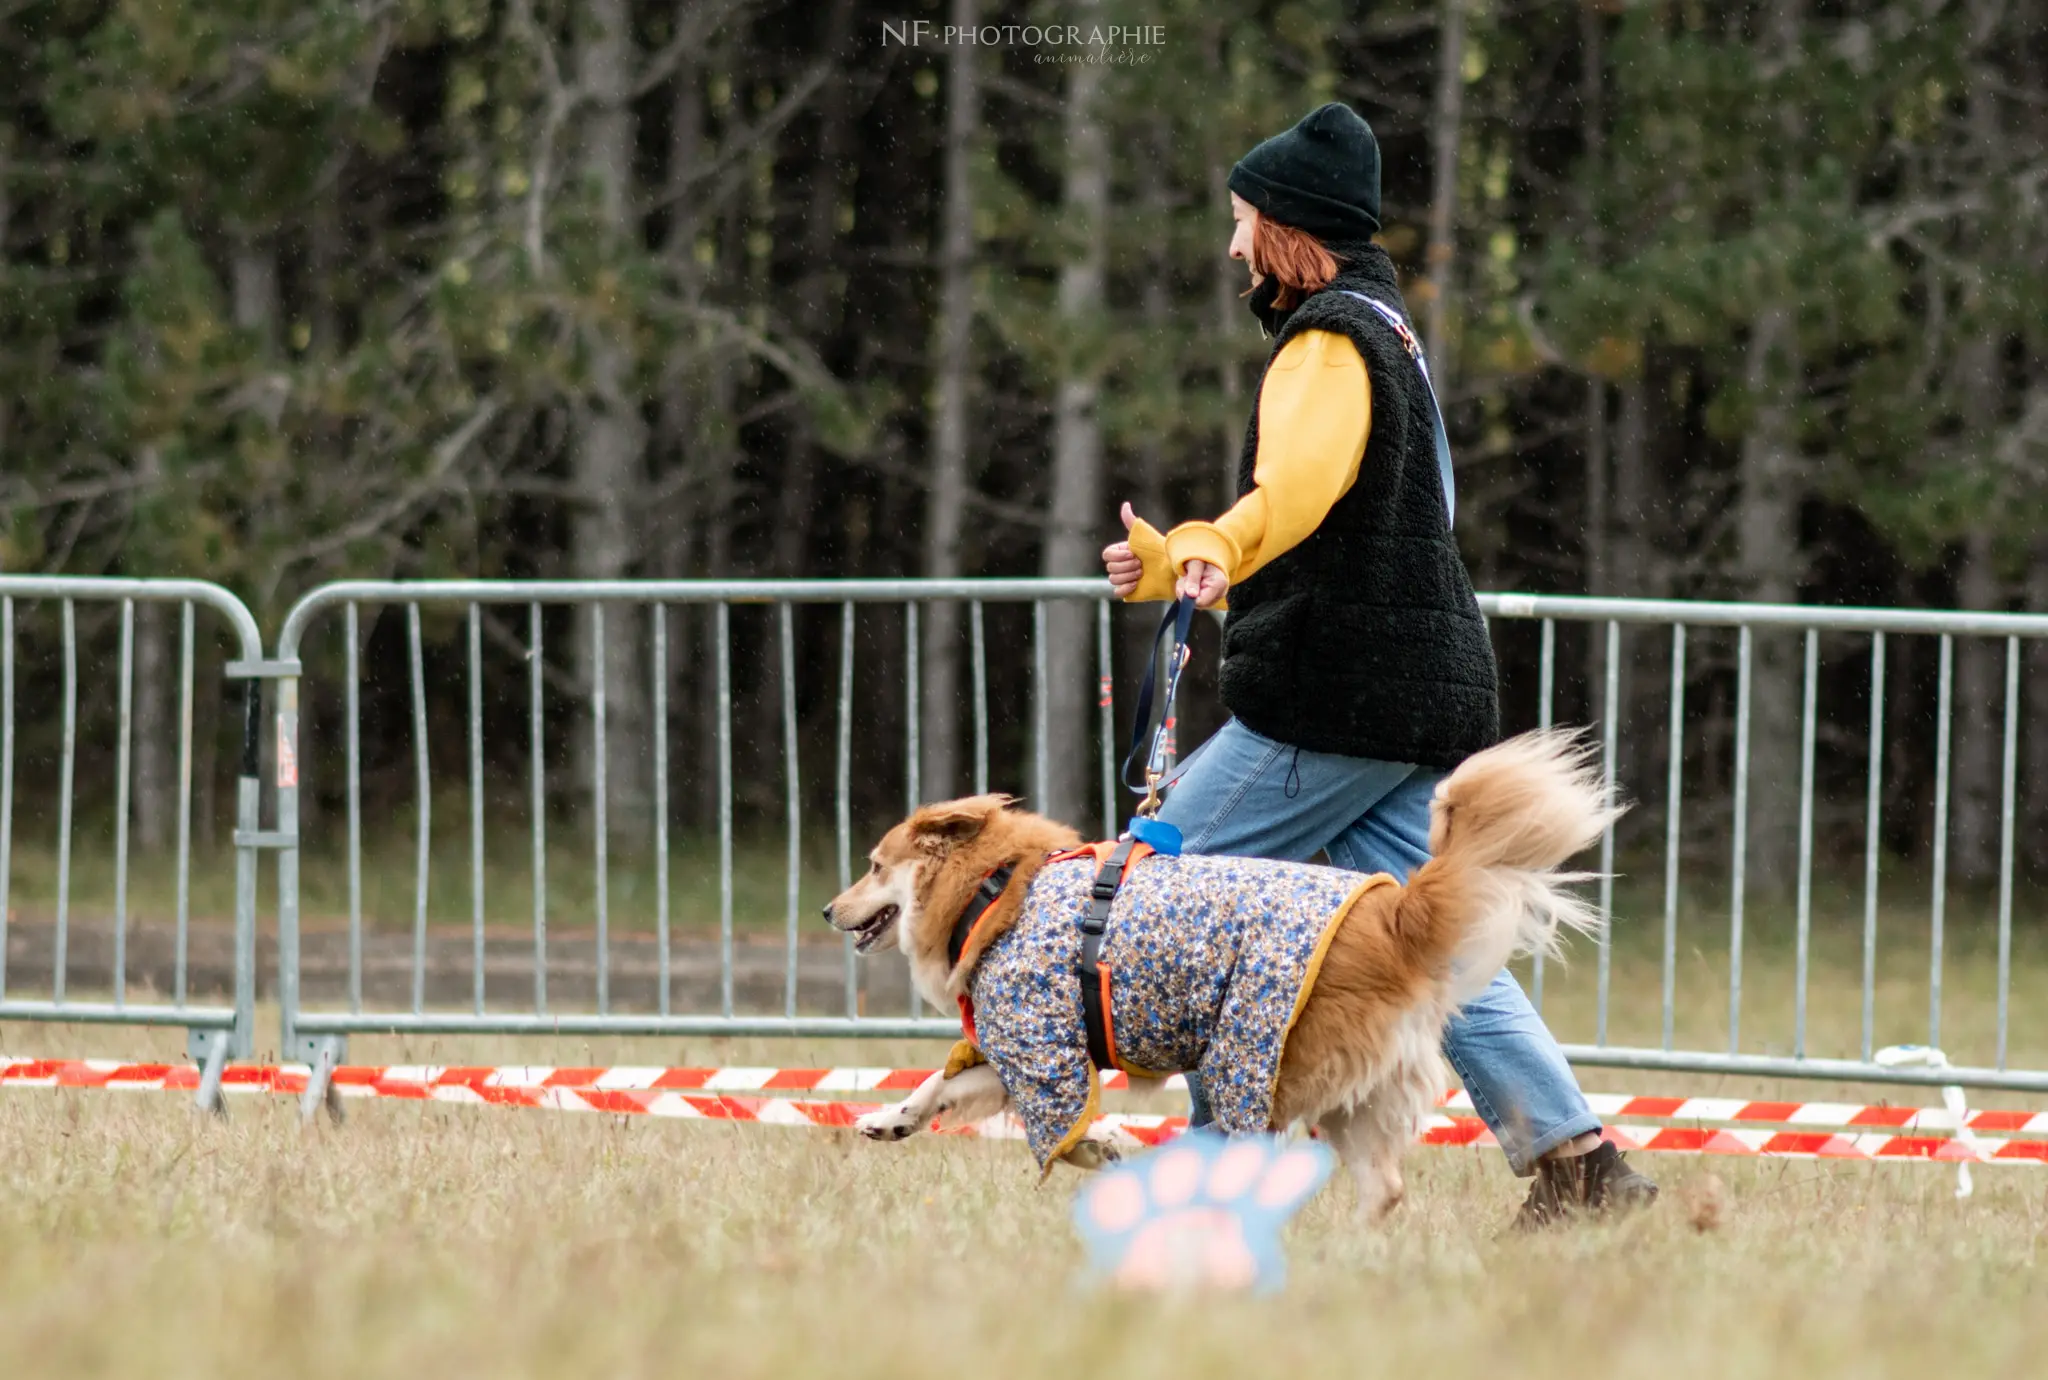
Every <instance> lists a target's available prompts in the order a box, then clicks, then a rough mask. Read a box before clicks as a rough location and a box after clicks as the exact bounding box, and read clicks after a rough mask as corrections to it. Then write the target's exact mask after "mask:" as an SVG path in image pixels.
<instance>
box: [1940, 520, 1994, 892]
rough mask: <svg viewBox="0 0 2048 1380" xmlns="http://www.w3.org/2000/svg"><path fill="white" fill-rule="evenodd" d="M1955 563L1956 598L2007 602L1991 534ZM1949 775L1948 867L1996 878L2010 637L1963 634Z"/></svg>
mask: <svg viewBox="0 0 2048 1380" xmlns="http://www.w3.org/2000/svg"><path fill="white" fill-rule="evenodd" d="M1958 554H1959V559H1958V561H1957V565H1956V603H1957V605H1958V606H1959V607H1961V608H1965V609H1970V610H1975V611H1987V610H1996V609H1999V608H2002V607H2003V606H2004V603H2005V600H2004V597H2003V596H2004V591H2003V589H2002V588H2001V587H2000V583H1999V579H1998V569H1997V566H1996V564H1995V561H1994V557H1993V553H1992V549H1991V533H1990V530H1989V529H1988V528H1987V527H1986V526H1985V525H1983V524H1979V525H1977V526H1974V527H1972V528H1971V529H1970V531H1969V533H1968V534H1967V535H1965V536H1964V538H1963V541H1962V547H1961V550H1960V552H1959V553H1958ZM1951 713H1952V715H1953V717H1952V719H1951V725H1952V727H1951V730H1950V731H1951V733H1952V734H1953V738H1952V740H1951V741H1952V749H1953V753H1954V756H1953V760H1952V765H1951V773H1952V774H1951V776H1950V778H1949V870H1950V875H1952V876H1953V877H1954V878H1955V879H1956V880H1957V881H1959V882H1981V881H1985V880H1987V879H1989V878H1991V877H1994V876H1996V875H1997V872H1998V848H1999V828H1998V826H1999V818H2000V810H2001V805H2002V800H2003V789H2004V782H2003V778H2002V772H2001V768H2002V762H2003V759H2002V754H2003V752H2004V743H2005V639H2004V638H2002V637H1958V638H1957V639H1956V640H1955V686H1954V700H1953V702H1952V707H1951Z"/></svg>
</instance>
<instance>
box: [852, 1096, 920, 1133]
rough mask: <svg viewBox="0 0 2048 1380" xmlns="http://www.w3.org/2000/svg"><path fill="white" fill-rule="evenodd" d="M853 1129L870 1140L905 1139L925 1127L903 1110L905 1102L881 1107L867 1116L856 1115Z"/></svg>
mask: <svg viewBox="0 0 2048 1380" xmlns="http://www.w3.org/2000/svg"><path fill="white" fill-rule="evenodd" d="M853 1129H854V1130H856V1131H858V1132H860V1133H861V1134H862V1135H864V1136H866V1137H867V1138H868V1139H869V1140H903V1139H905V1138H906V1137H908V1136H913V1135H915V1134H917V1133H918V1132H919V1131H921V1130H923V1129H924V1126H923V1124H922V1123H921V1122H920V1121H919V1120H918V1119H917V1118H916V1117H915V1116H912V1115H911V1114H910V1113H908V1112H906V1111H904V1110H903V1104H902V1103H900V1102H899V1103H897V1104H896V1105H895V1106H893V1107H880V1108H877V1109H876V1110H874V1111H872V1112H869V1113H868V1114H867V1115H866V1116H863V1117H856V1118H855V1119H854V1123H853Z"/></svg>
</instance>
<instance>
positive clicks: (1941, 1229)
mask: <svg viewBox="0 0 2048 1380" xmlns="http://www.w3.org/2000/svg"><path fill="white" fill-rule="evenodd" d="M31 1042H33V1043H34V1045H35V1048H36V1049H38V1050H39V1051H49V1052H75V1051H78V1050H81V1049H85V1048H97V1049H99V1050H101V1051H103V1052H104V1051H105V1050H106V1049H107V1048H108V1047H109V1044H110V1037H109V1036H108V1035H107V1034H105V1033H98V1034H95V1033H93V1032H82V1031H78V1030H74V1029H67V1028H61V1027H55V1028H53V1027H45V1028H29V1027H23V1026H20V1025H10V1026H6V1027H0V1044H4V1045H5V1046H6V1047H8V1048H10V1049H14V1048H27V1047H28V1045H29V1044H30V1043H31ZM112 1042H118V1043H119V1044H120V1045H121V1047H122V1048H123V1051H124V1052H128V1051H130V1050H131V1049H132V1048H133V1045H134V1041H133V1038H132V1037H130V1036H128V1035H125V1034H124V1035H122V1036H115V1037H112ZM174 1043H175V1037H174V1036H171V1035H165V1036H162V1037H159V1040H158V1042H157V1043H156V1045H155V1048H156V1050H157V1051H158V1052H159V1053H163V1052H167V1051H168V1049H169V1047H170V1046H171V1045H173V1044H174ZM562 1044H563V1045H564V1046H569V1047H548V1046H536V1045H534V1044H533V1043H531V1042H524V1043H519V1042H511V1041H491V1042H483V1041H477V1042H469V1043H468V1044H465V1045H464V1046H463V1047H462V1050H461V1052H462V1054H463V1055H464V1056H465V1057H469V1058H507V1057H529V1058H545V1059H549V1060H558V1061H562V1062H569V1061H573V1060H575V1059H577V1058H580V1057H586V1054H587V1052H586V1051H583V1050H582V1049H581V1047H580V1046H573V1045H571V1043H570V1042H562ZM600 1052H601V1055H602V1057H604V1058H606V1059H608V1060H618V1061H621V1062H623V1061H628V1060H651V1059H663V1060H669V1059H677V1060H683V1059H687V1060H695V1061H699V1062H705V1061H716V1062H744V1061H753V1062H784V1063H805V1062H833V1061H841V1060H845V1059H848V1058H849V1057H852V1058H859V1059H861V1060H862V1061H864V1062H874V1061H890V1062H903V1063H922V1062H926V1061H928V1060H929V1059H930V1058H931V1057H932V1056H933V1051H932V1050H931V1049H930V1048H920V1047H917V1046H912V1045H896V1046H874V1045H868V1046H863V1047H860V1048H858V1049H854V1048H851V1047H849V1046H847V1045H843V1044H842V1045H838V1046H813V1047H807V1048H791V1047H789V1046H780V1047H777V1046H769V1045H764V1044H759V1043H754V1042H738V1043H719V1044H697V1045H692V1046H681V1047H679V1046H677V1045H676V1044H675V1043H674V1042H669V1041H647V1042H638V1043H625V1044H618V1045H605V1046H602V1047H601V1050H600ZM353 1053H354V1055H355V1057H356V1058H358V1059H365V1060H372V1059H375V1060H382V1059H391V1058H400V1057H411V1058H431V1057H434V1056H436V1055H439V1056H441V1057H448V1056H449V1055H451V1054H453V1053H454V1051H453V1050H452V1049H442V1048H437V1047H436V1044H435V1042H426V1043H423V1044H421V1045H419V1046H405V1045H404V1044H403V1043H402V1042H394V1041H360V1042H359V1047H358V1048H357V1049H356V1050H355V1051H353ZM1638 1081H1640V1080H1638ZM233 1105H234V1114H233V1117H232V1119H231V1120H230V1121H229V1122H227V1123H226V1124H216V1123H214V1122H211V1121H209V1120H206V1119H203V1118H200V1117H198V1116H196V1115H195V1114H193V1113H192V1112H191V1111H190V1109H189V1108H188V1106H187V1105H186V1104H185V1102H184V1100H183V1099H181V1098H173V1097H169V1096H161V1095H152V1094H110V1093H73V1094H55V1093H48V1092H33V1091H14V1092H10V1093H7V1094H5V1095H0V1184H4V1190H0V1375H9V1376H12V1375H31V1374H35V1375H65V1376H74V1375H75V1376H86V1375H100V1374H149V1375H152V1376H166V1377H168V1376H177V1375H185V1374H191V1375H195V1376H196V1375H208V1376H218V1375H223V1374H227V1375H235V1374H259V1373H260V1374H292V1375H298V1376H306V1377H319V1376H328V1375H333V1376H348V1377H357V1376H363V1375H385V1374H401V1373H408V1374H431V1375H437V1376H456V1375H462V1376H468V1375H490V1376H504V1375H565V1376H568V1375H573V1376H592V1375H604V1376H637V1375H650V1376H654V1375H681V1374H696V1375H712V1376H719V1377H738V1376H755V1375H761V1376H770V1375H773V1376H782V1375H809V1374H831V1375H835V1376H847V1377H858V1376H868V1375H873V1376H884V1377H888V1378H889V1380H909V1377H916V1376H925V1375H929V1376H934V1377H946V1378H947V1380H951V1378H952V1377H955V1376H957V1375H959V1374H960V1373H962V1371H963V1370H972V1371H974V1372H977V1373H983V1374H990V1375H999V1376H1013V1375H1036V1374H1048V1375H1076V1374H1090V1375H1092V1374H1108V1373H1115V1374H1118V1375H1130V1376H1148V1375H1159V1376H1173V1377H1183V1376H1187V1377H1196V1376H1207V1375H1215V1376H1229V1377H1232V1380H1237V1378H1238V1377H1242V1376H1245V1375H1248V1374H1249V1375H1272V1374H1294V1373H1300V1374H1328V1375H1343V1376H1355V1375H1373V1374H1387V1375H1400V1376H1404V1377H1405V1376H1413V1375H1416V1374H1420V1373H1425V1372H1426V1373H1429V1374H1452V1373H1459V1374H1485V1373H1489V1372H1495V1373H1502V1374H1513V1375H1533V1376H1550V1375H1557V1376H1564V1375H1572V1376H1580V1375H1586V1374H1589V1373H1600V1372H1601V1371H1603V1370H1604V1369H1605V1368H1607V1367H1610V1366H1612V1365H1613V1364H1614V1363H1616V1362H1621V1363H1623V1364H1632V1365H1634V1366H1636V1367H1638V1368H1640V1369H1641V1370H1642V1371H1643V1372H1645V1373H1648V1372H1654V1373H1656V1374H1658V1375H1660V1376H1679V1377H1682V1376H1691V1375H1700V1376H1708V1375H1713V1376H1717V1377H1718V1376H1727V1375H1741V1376H1751V1375H1787V1376H1791V1375H1799V1376H1814V1375H1835V1374H1849V1373H1855V1374H1857V1375H1893V1374H1896V1375H1908V1374H1916V1373H1917V1374H1933V1373H1948V1372H1953V1373H1959V1374H1960V1373H1972V1374H2001V1373H2006V1374H2024V1373H2028V1371H2029V1370H2030V1369H2031V1368H2032V1367H2033V1366H2035V1365H2037V1364H2038V1358H2039V1356H2040V1354H2041V1347H2042V1345H2043V1343H2044V1342H2048V1282H2044V1277H2043V1274H2042V1272H2041V1269H2040V1265H2041V1256H2042V1254H2043V1250H2044V1246H2048V1175H2044V1174H2042V1173H2040V1172H2039V1171H2037V1170H2033V1169H2029V1168H2024V1167H2015V1168H2009V1169H1985V1170H1981V1171H1979V1174H1978V1185H1979V1186H1978V1193H1977V1196H1976V1197H1975V1198H1974V1199H1972V1200H1970V1201H1968V1202H1962V1203H1959V1202H1957V1201H1956V1200H1955V1199H1954V1197H1953V1192H1954V1178H1953V1176H1952V1174H1951V1173H1950V1172H1949V1171H1947V1170H1946V1169H1939V1168H1933V1167H1930V1166H1912V1165H1898V1166H1871V1165H1843V1164H1828V1165H1823V1164H1811V1163H1789V1162H1785V1163H1777V1164H1770V1165H1756V1164H1747V1163H1732V1162H1726V1161H1706V1160H1698V1159H1689V1158H1679V1157H1664V1158H1659V1159H1654V1160H1653V1162H1652V1166H1651V1167H1652V1172H1654V1173H1655V1174H1657V1175H1658V1177H1659V1178H1660V1179H1662V1181H1663V1183H1664V1185H1665V1189H1666V1194H1667V1196H1666V1199H1665V1202H1664V1203H1663V1204H1662V1205H1660V1207H1659V1208H1658V1209H1657V1210H1656V1211H1654V1212H1652V1213H1650V1214H1648V1215H1645V1216H1643V1217H1640V1218H1638V1219H1635V1220H1632V1221H1628V1222H1624V1223H1619V1224H1615V1225H1612V1226H1607V1227H1601V1228H1597V1229H1587V1230H1578V1231H1571V1232H1565V1233H1561V1234H1557V1235H1554V1236H1549V1237H1545V1238H1542V1239H1539V1240H1533V1241H1530V1240H1503V1239H1498V1238H1497V1232H1498V1229H1499V1227H1500V1226H1501V1224H1502V1223H1503V1222H1504V1221H1505V1219H1506V1218H1507V1217H1508V1216H1509V1214H1510V1213H1511V1211H1512V1208H1513V1206H1514V1203H1515V1200H1516V1199H1517V1197H1518V1195H1519V1190H1520V1185H1519V1184H1518V1183H1517V1182H1515V1181H1514V1180H1512V1179H1511V1178H1510V1177H1509V1175H1508V1173H1507V1171H1506V1169H1505V1167H1504V1166H1503V1165H1502V1163H1501V1162H1500V1160H1499V1159H1498V1157H1497V1156H1495V1155H1493V1154H1491V1153H1474V1152H1469V1151H1418V1152H1416V1154H1415V1155H1414V1156H1413V1157H1412V1159H1411V1161H1410V1166H1411V1170H1412V1187H1411V1193H1410V1197H1409V1200H1408V1202H1407V1203H1406V1204H1405V1205H1404V1206H1403V1207H1402V1209H1401V1210H1400V1211H1399V1212H1398V1213H1397V1214H1396V1216H1395V1218H1394V1219H1393V1221H1392V1223H1391V1224H1390V1225H1389V1226H1388V1227H1386V1228H1385V1229H1382V1230H1377V1231H1373V1230H1366V1229H1364V1228H1362V1227H1360V1226H1359V1225H1358V1224H1357V1223H1356V1222H1355V1221H1354V1220H1353V1219H1352V1218H1351V1216H1350V1209H1351V1195H1350V1192H1349V1189H1348V1188H1347V1187H1343V1186H1341V1185H1340V1186H1339V1187H1337V1188H1333V1189H1332V1190H1330V1191H1328V1192H1326V1193H1325V1194H1324V1195H1323V1196H1322V1197H1321V1198H1320V1199H1319V1200H1318V1201H1317V1202H1315V1203H1313V1204H1312V1205H1311V1206H1310V1208H1309V1209H1308V1210H1307V1212H1306V1213H1305V1214H1304V1217H1303V1220H1302V1221H1301V1223H1300V1224H1299V1225H1298V1226H1297V1228H1296V1229H1295V1231H1294V1234H1293V1238H1292V1241H1293V1244H1292V1257H1293V1271H1294V1276H1293V1282H1292V1286H1291V1288H1290V1289H1289V1291H1288V1292H1287V1293H1286V1294H1285V1295H1284V1296H1283V1297H1281V1298H1279V1299H1274V1300H1266V1301H1258V1300H1235V1301H1225V1302H1217V1301H1204V1302H1200V1303H1187V1302H1183V1303H1170V1302H1169V1303H1164V1304H1161V1303H1156V1302H1134V1301H1129V1300H1123V1299H1116V1298H1107V1297H1103V1296H1101V1295H1099V1294H1096V1293H1091V1292H1089V1291H1087V1290H1083V1289H1077V1288H1075V1287H1074V1286H1073V1280H1074V1278H1075V1274H1076V1271H1077V1269H1078V1267H1079V1263H1080V1262H1079V1255H1078V1251H1077V1247H1076V1245H1075V1243H1074V1240H1073V1237H1072V1234H1071V1232H1070V1231H1069V1228H1068V1204H1069V1201H1070V1197H1071V1194H1072V1192H1073V1188H1074V1185H1075V1183H1076V1182H1077V1180H1076V1179H1075V1178H1074V1177H1072V1176H1068V1175H1064V1174H1063V1175H1061V1176H1058V1177H1056V1178H1055V1179H1054V1180H1053V1181H1052V1182H1051V1183H1050V1184H1048V1185H1047V1186H1046V1187H1044V1188H1042V1189H1041V1188H1038V1187H1036V1186H1035V1179H1036V1175H1035V1173H1034V1172H1032V1171H1031V1170H1030V1169H1029V1168H1028V1161H1027V1159H1026V1157H1025V1156H1024V1154H1023V1152H1022V1151H1021V1149H1020V1148H1019V1147H1017V1146H1014V1145H1002V1144H981V1143H974V1142H963V1141H958V1140H936V1139H928V1140H925V1141H922V1142H918V1141H913V1142H911V1143H909V1144H907V1145H902V1146H875V1145H868V1144H866V1143H864V1142H859V1141H857V1140H856V1139H854V1138H853V1137H851V1136H846V1135H838V1134H828V1133H823V1132H818V1133H812V1132H803V1131H788V1130H781V1129H772V1128H764V1127H724V1126H707V1125H701V1124H682V1123H675V1122H654V1121H649V1120H645V1119H623V1118H604V1117H596V1116H569V1115H560V1114H545V1113H534V1112H513V1111H486V1110H474V1109H464V1108H450V1107H434V1106H416V1105H401V1104H385V1103H377V1104H356V1106H355V1108H354V1109H353V1110H352V1115H351V1119H350V1121H349V1123H348V1125H347V1126H346V1127H343V1128H340V1129H334V1128H322V1129H319V1130H316V1131H314V1132H311V1133H306V1132H302V1131H301V1130H300V1129H299V1127H298V1125H297V1122H296V1119H295V1111H294V1108H293V1107H292V1105H291V1104H290V1103H289V1102H286V1101H283V1100H257V1099H239V1100H237V1101H236V1102H235V1103H234V1104H233Z"/></svg>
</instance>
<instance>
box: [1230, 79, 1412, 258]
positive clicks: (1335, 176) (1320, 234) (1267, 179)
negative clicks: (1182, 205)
mask: <svg viewBox="0 0 2048 1380" xmlns="http://www.w3.org/2000/svg"><path fill="white" fill-rule="evenodd" d="M1230 190H1231V191H1233V192H1236V193H1237V194H1238V195H1239V196H1241V197H1243V198H1244V199H1245V200H1246V201H1249V202H1250V203H1251V204H1252V205H1254V206H1256V207H1258V208H1259V214H1261V215H1265V216H1271V217H1272V218H1273V219H1274V220H1277V221H1279V222H1280V223H1281V224H1283V225H1291V226H1293V227H1294V228H1295V229H1297V230H1305V231H1307V232H1308V233H1309V234H1311V235H1314V236H1315V237H1316V238H1317V239H1320V240H1341V239H1363V238H1365V237H1367V236H1369V235H1373V234H1376V233H1378V231H1379V228H1380V146H1379V141H1378V140H1377V139H1374V138H1373V137H1372V126H1370V125H1368V124H1367V123H1366V122H1365V121H1364V119H1362V118H1361V117H1360V116H1359V114H1358V112H1357V111H1355V110H1353V109H1352V108H1351V107H1350V106H1348V105H1345V104H1343V103H1342V102H1339V101H1332V102H1330V103H1329V104H1328V105H1326V106H1323V107H1321V108H1320V109H1318V110H1313V111H1311V112H1309V114H1308V115H1307V116H1305V117H1304V118H1303V119H1302V122H1301V123H1300V124H1298V125H1296V126H1295V127H1294V128H1293V129H1290V130H1288V131H1287V132H1286V133H1285V134H1276V135H1274V136H1273V137H1272V138H1270V139H1268V140H1266V142H1265V143H1263V144H1260V145H1259V146H1258V147H1257V148H1255V149H1253V150H1252V151H1251V152H1250V153H1248V154H1246V155H1245V156H1244V157H1243V158H1241V159H1239V160H1238V163H1237V166H1236V167H1234V168H1232V169H1231V170H1230Z"/></svg>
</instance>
